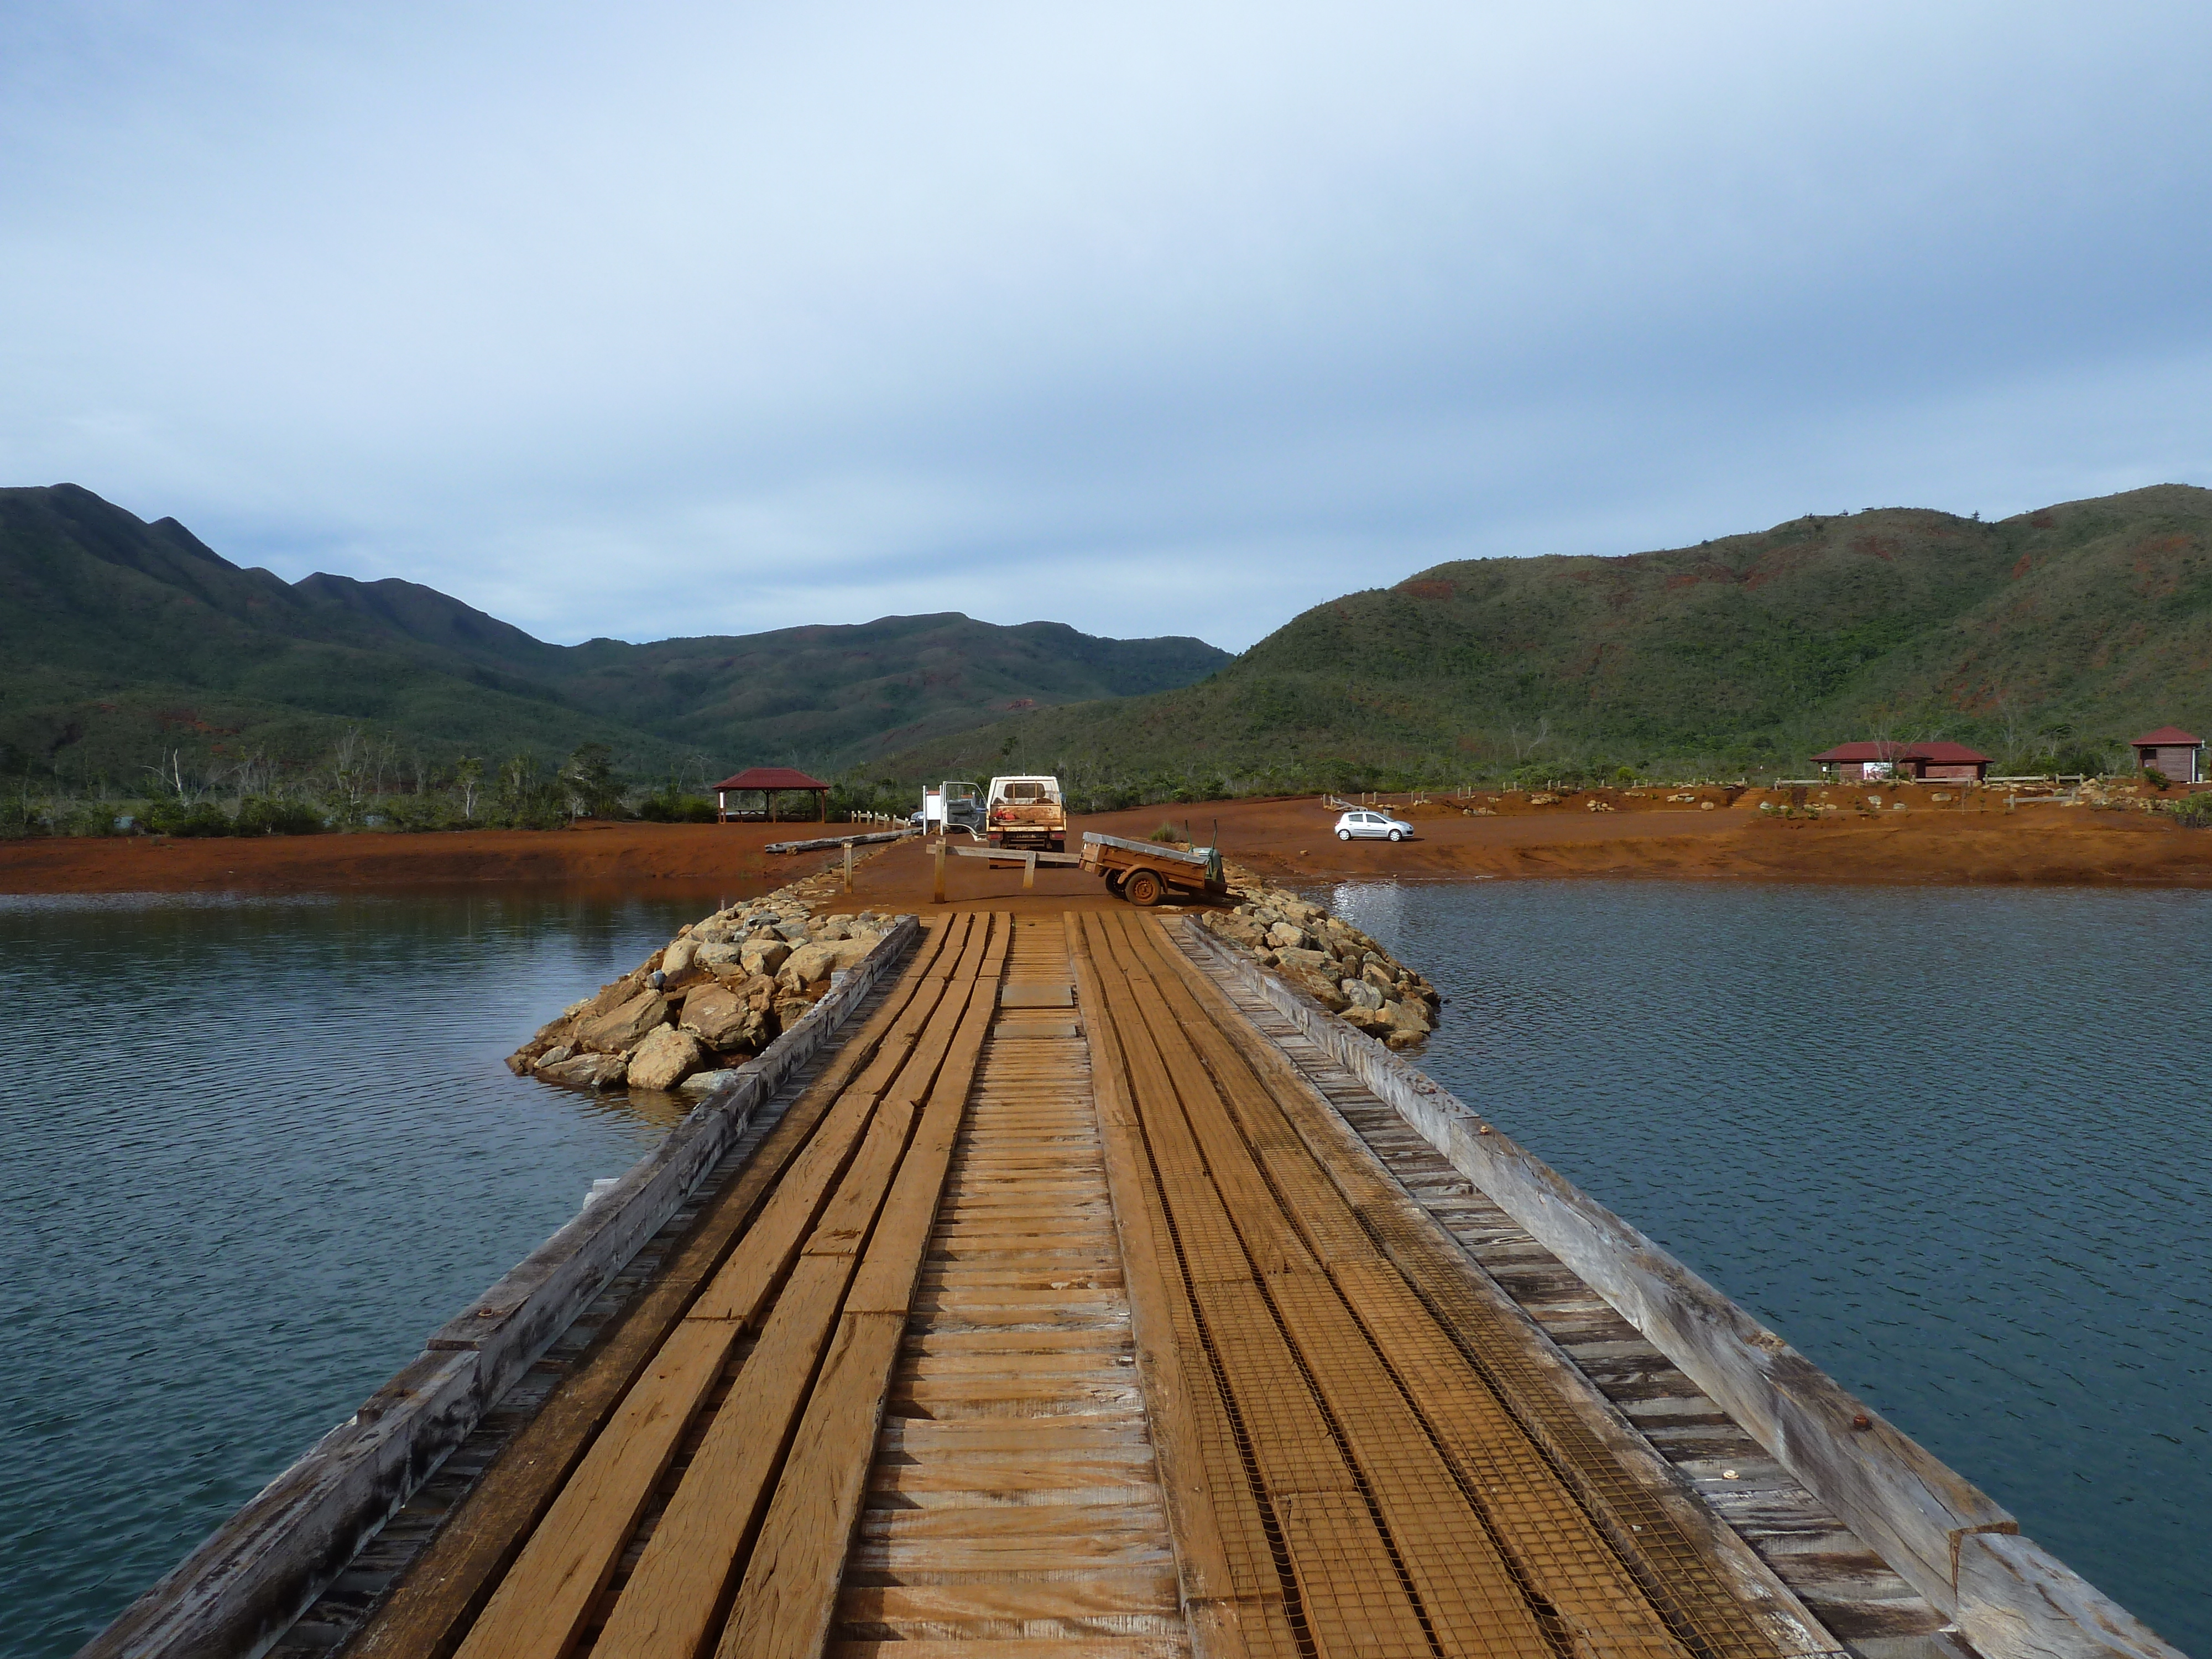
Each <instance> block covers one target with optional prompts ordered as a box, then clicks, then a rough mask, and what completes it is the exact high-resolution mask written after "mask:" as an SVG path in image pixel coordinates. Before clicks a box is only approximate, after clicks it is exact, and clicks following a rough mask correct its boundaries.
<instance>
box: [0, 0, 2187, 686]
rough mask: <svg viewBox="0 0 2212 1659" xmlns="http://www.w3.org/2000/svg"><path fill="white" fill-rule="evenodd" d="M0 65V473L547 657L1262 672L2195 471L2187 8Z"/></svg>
mask: <svg viewBox="0 0 2212 1659" xmlns="http://www.w3.org/2000/svg"><path fill="white" fill-rule="evenodd" d="M9 32H10V37H11V40H20V42H21V50H18V51H15V52H11V55H10V57H9V59H8V61H7V63H6V64H4V65H0V154H3V155H6V156H7V157H8V158H9V159H8V160H7V161H5V162H4V163H0V366H4V370H5V374H6V376H7V384H8V386H9V392H10V395H9V398H6V399H5V400H4V401H0V476H4V477H6V478H7V479H8V480H9V482H21V483H33V482H51V481H53V480H57V479H60V478H64V477H65V478H69V479H70V480H72V481H74V482H76V483H82V484H85V485H87V486H88V487H89V488H92V489H97V490H99V491H100V493H102V494H104V495H108V496H110V497H111V498H112V499H115V500H118V501H122V502H123V503H124V504H125V505H126V506H129V507H132V508H133V509H134V510H136V511H138V512H140V513H143V514H145V515H147V516H149V517H152V516H159V515H161V514H163V513H175V514H177V515H178V516H179V517H180V518H183V519H184V520H185V521H186V522H187V523H188V524H190V525H191V526H192V527H193V528H194V529H195V530H197V532H199V533H200V534H201V535H203V536H204V538H207V539H208V540H209V541H210V543H211V544H214V545H216V547H217V548H219V549H220V550H222V551H224V552H226V553H227V554H228V555H230V556H233V557H238V558H240V559H242V560H246V561H250V562H264V563H267V564H269V565H270V567H271V568H275V569H276V570H278V571H279V572H280V573H282V574H286V575H288V576H298V575H301V574H305V573H306V572H307V570H309V569H311V568H342V569H344V570H346V571H348V572H349V573H351V574H362V575H379V574H399V575H404V576H408V577H410V578H411V579H414V580H422V581H426V582H429V583H431V584H433V585H435V586H440V587H442V588H445V589H446V590H447V591H449V592H454V593H457V594H459V595H460V596H461V597H463V598H465V599H470V600H471V602H473V603H476V604H479V605H483V606H485V608H487V609H489V610H492V611H495V612H497V613H498V614H501V615H503V616H506V617H510V618H511V619H513V620H514V621H516V622H519V623H522V624H523V625H524V626H526V627H528V628H531V629H532V630H533V631H536V632H538V633H540V634H542V635H545V636H547V637H550V638H556V639H564V640H573V639H580V638H583V637H587V636H589V635H593V634H600V633H616V634H620V635H625V636H628V637H635V638H647V637H657V636H659V635H666V634H671V633H688V632H702V631H710V630H722V629H755V628H765V627H774V626H782V625H787V624H790V623H801V622H811V621H853V620H860V619H864V618H866V617H872V616H876V615H881V614H885V613H887V612H891V611H914V610H952V609H957V610H964V611H969V612H970V613H971V614H975V615H979V616H983V617H989V618H992V619H994V620H998V621H1020V620H1025V619H1028V618H1030V617H1054V618H1056V619H1059V620H1064V621H1067V622H1071V623H1075V624H1076V625H1077V626H1079V627H1083V628H1085V629H1091V630H1092V631H1096V632H1108V633H1118V634H1136V633H1158V632H1196V633H1200V634H1202V635H1205V636H1206V637H1207V638H1210V639H1212V640H1214V641H1216V642H1218V643H1222V644H1225V645H1229V646H1231V647H1241V646H1243V645H1244V644H1248V643H1249V642H1250V641H1251V640H1253V639H1255V638H1256V637H1257V636H1258V635H1261V634H1262V633H1264V632H1266V631H1267V629H1270V628H1272V627H1273V626H1275V625H1276V624H1278V623H1280V622H1281V621H1283V620H1284V619H1285V618H1286V617H1288V616H1290V615H1291V614H1292V613H1293V612H1295V611H1297V609H1299V608H1301V607H1303V606H1304V605H1309V604H1312V603H1316V602H1317V601H1319V600H1321V599H1325V598H1328V597H1329V596H1331V595H1333V594H1334V593H1336V592H1341V591H1343V590H1344V589H1346V588H1347V587H1352V586H1368V585H1374V584H1378V583H1383V582H1388V581H1392V580H1398V579H1399V578H1401V577H1402V576H1403V575H1405V574H1408V573H1409V572H1410V571H1412V570H1413V569H1416V568H1420V567H1422V566H1424V565H1426V564H1429V563H1433V562H1437V561H1438V560H1440V559H1443V558H1448V557H1458V556H1476V555H1486V554H1502V553H1532V552H1544V551H1553V550H1572V551H1607V552H1611V551H1628V550H1634V549H1636V548H1639V547H1645V546H1652V545H1661V544H1667V543H1669V542H1679V541H1683V540H1697V539H1699V538H1703V537H1705V536H1708V535H1717V534H1723V533H1727V532H1733V531H1735V530H1740V529H1744V528H1748V527H1753V526H1758V525H1759V524H1762V523H1765V522H1771V521H1772V520H1775V519H1778V518H1781V517H1787V516H1790V515H1793V514H1795V513H1798V512H1802V511H1805V510H1808V508H1811V507H1815V506H1818V507H1822V508H1824V509H1833V508H1837V507H1843V506H1846V505H1852V506H1863V505H1868V504H1870V503H1872V502H1875V501H1885V502H1887V501H1913V502H1915V503H1917V504H1925V505H1930V506H1939V507H1954V508H1957V509H1959V510H1969V509H1972V508H1980V509H1982V510H1984V511H1985V512H1990V511H1996V510H2000V509H2001V508H2007V507H2026V506H2030V505H2035V504H2038V503H2039V502H2040V501H2045V500H2050V499H2060V498H2064V497H2069V496H2077V495H2087V494H2093V493H2097V492H2098V491H2100V490H2102V489H2110V488H2115V487H2124V486H2128V485H2132V484H2136V483H2152V482H2158V481H2160V480H2164V479H2169V478H2174V477H2183V478H2186V479H2188V480H2190V481H2195V482H2208V481H2212V436H2208V435H2212V419H2208V416H2212V397H2209V396H2208V393H2207V392H2206V391H2205V389H2204V388H2205V387H2206V386H2207V385H2208V382H2207V381H2206V380H2205V379H2204V377H2203V374H2202V368H2203V364H2204V362H2205V360H2206V358H2207V356H2208V353H2212V319H2208V315H2207V313H2206V312H2205V310H2204V308H2203V305H2202V302H2201V288H2202V276H2201V273H2202V271H2203V269H2204V268H2205V264H2206V254H2207V252H2208V249H2207V246H2206V236H2207V233H2206V229H2205V226H2206V223H2207V216H2206V214H2205V211H2204V210H2205V207H2206V204H2207V196H2208V191H2207V185H2208V181H2212V143H2207V142H2206V139H2207V136H2208V135H2207V134H2206V132H2205V131H2204V128H2205V125H2206V120H2207V118H2206V114H2205V112H2204V100H2203V99H2202V98H2201V96H2200V95H2199V93H2198V88H2201V86H2202V85H2203V84H2204V82H2205V78H2206V74H2207V71H2208V70H2212V16H2208V15H2206V14H2204V13H2203V10H2202V9H2201V8H2191V7H2185V6H2182V5H2165V4H2138V5H2132V6H2130V5H2120V6H2116V7H2110V8H2105V9H2100V11H2099V12H2098V14H2097V15H2096V17H2095V19H2094V21H2089V20H2088V18H2087V15H2085V14H2083V13H2081V11H2080V10H2079V9H2077V8H2071V7H2060V6H2057V5H2036V4H2007V5H1999V4H1957V5H1949V6H1942V5H1939V6H1933V7H1931V6H1929V5H1926V4H1924V3H1923V4H1918V5H1905V4H1901V3H1900V4H1888V5H1884V4H1872V5H1854V6H1851V7H1848V8H1846V7H1842V6H1833V7H1820V6H1811V7H1799V8H1788V9H1784V8H1774V7H1771V6H1755V5H1750V4H1737V3H1729V4H1721V3H1705V4H1695V3H1692V4H1689V5H1686V6H1681V7H1674V8H1664V9H1652V8H1648V7H1631V6H1628V5H1625V4H1623V5H1612V4H1596V3H1583V4H1566V5H1562V6H1556V7H1547V8H1541V9H1534V8H1506V7H1468V6H1463V5H1462V6H1451V7H1446V6H1437V7H1423V6H1418V5H1407V6H1403V7H1399V8H1394V9H1388V10H1385V11H1383V12H1379V13H1378V12H1377V11H1376V10H1375V9H1372V8H1361V9H1353V8H1349V7H1337V8H1322V7H1311V6H1307V7H1300V6H1295V5H1292V6H1282V5H1273V6H1268V7H1265V8H1262V7H1257V6H1249V7H1231V6H1223V7H1215V8H1207V9H1189V8H1181V9H1171V8H1167V7H1149V8H1148V7H1142V6H1131V7H1123V8H1116V9H1111V10H1099V11H1094V12H1084V13H1078V12H1073V11H1069V10H1066V9H1040V8H1033V7H1018V6H976V5H951V6H943V7H933V8H928V9H921V8H893V7H849V6H848V7H838V6H824V7H818V8H809V9H805V11H804V12H803V13H789V14H786V13H779V12H775V11H771V10H769V9H759V8H730V7H707V6H703V5H675V4H661V5H654V4H644V5H640V6H634V7H629V8H624V9H621V10H620V11H619V12H618V13H617V12H615V11H611V10H608V9H595V8H586V7H581V6H562V5H557V4H556V5H540V6H534V7H531V8H527V9H526V8H523V7H520V6H494V7H484V8H472V9H461V10H456V9H451V8H439V9H432V8H430V7H428V6H420V5H410V4H406V3H395V4H393V5H391V6H388V7H382V8H371V9H341V8H338V7H336V6H323V7H305V6H298V5H286V6H277V5H273V4H258V3H243V0H234V3H230V4H222V3H219V0H218V3H210V4H207V5H204V6H196V7H193V8H189V9H181V8H173V7H172V8H161V7H155V6H152V5H150V4H147V5H141V4H118V3H107V4H100V3H93V4H88V5H85V6H82V7H73V8H70V9H65V10H62V9H52V10H41V11H39V12H37V13H35V14H32V13H30V12H28V11H27V10H26V12H25V15H22V16H21V17H20V18H16V17H11V18H10V21H9Z"/></svg>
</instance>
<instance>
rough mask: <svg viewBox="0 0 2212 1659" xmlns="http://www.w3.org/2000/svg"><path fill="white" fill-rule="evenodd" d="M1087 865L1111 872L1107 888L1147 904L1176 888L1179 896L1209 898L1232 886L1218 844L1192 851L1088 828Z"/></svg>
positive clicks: (1100, 872) (1093, 869)
mask: <svg viewBox="0 0 2212 1659" xmlns="http://www.w3.org/2000/svg"><path fill="white" fill-rule="evenodd" d="M1083 867H1084V868H1085V869H1086V870H1088V871H1090V872H1091V873H1092V874H1093V875H1099V876H1103V877H1105V878H1106V890H1107V891H1109V892H1110V893H1112V894H1114V895H1115V896H1117V897H1120V898H1125V899H1127V900H1128V902H1130V903H1132V904H1134V905H1139V906H1142V907H1149V906H1152V905H1155V904H1158V902H1160V901H1161V900H1162V899H1164V898H1166V897H1167V896H1170V894H1172V895H1173V896H1176V898H1179V899H1207V898H1219V897H1221V896H1223V895H1224V894H1225V893H1227V892H1228V890H1229V884H1228V883H1227V882H1226V881H1225V880H1224V879H1223V878H1222V874H1221V849H1220V848H1218V847H1195V848H1192V849H1191V850H1190V851H1189V852H1188V853H1186V852H1184V851H1183V850H1182V848H1176V847H1163V846H1161V845H1160V844H1159V843H1158V842H1146V841H1124V840H1122V839H1121V836H1102V835H1100V834H1098V833H1097V831H1096V830H1091V829H1086V830H1085V831H1084V833H1083Z"/></svg>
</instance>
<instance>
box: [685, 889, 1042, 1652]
mask: <svg viewBox="0 0 2212 1659" xmlns="http://www.w3.org/2000/svg"><path fill="white" fill-rule="evenodd" d="M1005 923H1006V918H1004V917H1000V918H997V919H996V925H995V926H994V927H992V928H991V930H990V932H991V933H992V934H993V935H994V941H993V942H991V943H989V944H988V945H987V947H986V948H985V949H983V950H982V951H981V952H980V953H979V955H978V957H977V958H976V960H975V973H976V975H977V977H978V978H979V979H981V981H983V982H982V983H981V984H979V985H977V986H976V987H975V988H974V990H973V991H972V992H971V993H970V994H969V1000H968V1004H967V1007H966V1009H965V1012H963V1015H962V1018H961V1019H960V1023H959V1030H958V1032H957V1036H956V1037H955V1039H954V1041H953V1042H952V1043H951V1045H950V1047H949V1048H948V1051H947V1054H946V1057H945V1064H944V1066H943V1068H942V1070H941V1072H940V1073H939V1074H938V1076H937V1078H936V1079H935V1080H934V1082H933V1085H932V1087H931V1091H930V1096H929V1102H928V1107H927V1116H928V1117H929V1119H930V1120H931V1132H932V1133H933V1136H939V1137H943V1139H942V1145H943V1146H944V1156H943V1157H942V1158H938V1159H935V1160H934V1167H933V1170H930V1171H928V1172H927V1174H926V1175H925V1176H921V1177H917V1181H916V1182H915V1185H914V1186H913V1187H911V1188H909V1189H908V1193H906V1194H902V1195H901V1200H902V1212H901V1223H902V1225H899V1226H897V1227H895V1228H892V1229H890V1230H887V1231H885V1232H884V1235H883V1236H882V1237H880V1239H878V1240H877V1241H872V1243H870V1245H869V1248H868V1251H867V1255H866V1259H865V1260H864V1261H863V1262H862V1265H861V1267H860V1279H859V1280H858V1281H856V1283H855V1285H854V1307H853V1308H852V1309H848V1311H847V1312H846V1313H844V1314H843V1315H842V1316H841V1318H840V1320H839V1323H838V1328H837V1334H836V1337H835V1338H834V1339H833V1340H832V1342H831V1344H830V1347H829V1352H828V1354H827V1355H826V1356H825V1358H823V1364H822V1373H821V1378H820V1380H819V1382H818V1383H817V1384H816V1385H815V1388H814V1391H813V1394H812V1395H811V1398H810V1400H809V1401H808V1402H807V1407H806V1411H805V1415H804V1417H803V1418H802V1419H800V1422H799V1431H798V1433H797V1436H796V1437H795V1438H794V1439H793V1444H792V1449H791V1455H790V1456H789V1457H788V1458H787V1460H786V1462H785V1465H784V1468H783V1472H782V1474H781V1478H780V1479H779V1480H778V1482H777V1485H776V1491H775V1498H774V1499H773V1500H772V1501H771V1503H770V1504H769V1511H768V1514H767V1516H766V1518H765V1519H764V1520H763V1522H762V1524H761V1529H760V1537H759V1541H758V1542H757V1544H756V1545H755V1547H754V1548H753V1552H752V1555H751V1558H750V1560H749V1561H748V1562H747V1563H746V1565H745V1571H744V1578H743V1581H742V1582H741V1583H740V1584H739V1586H738V1593H737V1597H736V1600H735V1601H734V1602H733V1603H732V1607H731V1610H730V1614H729V1619H728V1622H727V1623H726V1626H724V1628H723V1632H722V1637H721V1640H720V1644H719V1645H718V1647H717V1649H716V1651H717V1653H718V1654H719V1655H720V1656H724V1659H735V1656H740V1655H744V1656H762V1659H768V1656H783V1655H790V1656H800V1655H805V1656H808V1659H811V1656H813V1655H816V1654H818V1653H819V1652H820V1651H821V1650H822V1647H823V1643H824V1642H825V1640H826V1639H827V1637H828V1633H829V1621H830V1619H831V1617H832V1615H833V1613H834V1612H835V1609H836V1593H837V1583H838V1579H839V1577H840V1574H841V1572H842V1568H843V1565H844V1559H845V1554H846V1550H847V1547H848V1543H849V1542H850V1541H851V1538H852V1535H853V1527H854V1521H855V1520H856V1519H857V1518H858V1516H859V1512H860V1499H861V1496H862V1494H863V1493H864V1492H865V1491H866V1483H867V1474H868V1467H869V1462H870V1459H871V1455H872V1451H873V1449H874V1446H875V1442H876V1430H877V1426H878V1423H879V1422H880V1421H881V1419H882V1415H883V1407H884V1397H885V1395H886V1394H887V1393H888V1392H889V1389H890V1380H891V1367H892V1365H893V1364H894V1363H895V1362H896V1359H897V1357H898V1351H899V1343H900V1339H901V1337H902V1335H903V1334H904V1332H905V1329H906V1319H907V1316H906V1313H905V1311H904V1304H905V1302H906V1300H907V1298H908V1296H910V1294H911V1291H912V1288H913V1285H914V1282H915V1276H916V1274H917V1273H919V1272H920V1270H921V1256H922V1249H923V1246H924V1244H925V1243H927V1233H926V1231H921V1230H918V1229H916V1228H915V1226H914V1225H912V1221H913V1218H914V1216H915V1214H917V1213H926V1214H930V1215H933V1214H934V1212H935V1207H936V1204H935V1200H936V1197H937V1195H938V1194H939V1190H940V1189H941V1184H942V1182H943V1179H944V1171H945V1164H946V1162H947V1161H949V1158H950V1152H951V1139H950V1137H949V1136H944V1126H945V1123H946V1121H948V1120H949V1121H951V1124H952V1126H953V1127H954V1128H955V1129H956V1130H957V1123H958V1120H959V1115H960V1114H961V1113H962V1112H963V1110H964V1109H965V1107H966V1103H967V1098H968V1093H969V1087H970V1085H971V1084H972V1083H973V1081H974V1077H975V1066H976V1062H977V1061H978V1060H979V1059H980V1058H981V1054H982V1048H983V1042H984V1040H985V1038H986V1037H987V1035H988V1033H989V1029H990V1020H991V1015H992V1012H993V1010H994V1006H995V1004H996V1000H997V997H996V992H997V980H998V975H999V970H1000V969H1001V968H1002V967H1003V965H1004V963H1005V959H1006V932H1007V930H1006V925H1005ZM978 943H979V941H978V940H977V939H975V938H974V937H973V936H972V935H971V938H970V940H969V951H975V950H976V947H977V945H978ZM968 961H969V958H968V957H967V955H966V954H965V953H963V964H962V965H963V969H966V968H967V965H968ZM934 1144H937V1143H936V1142H934V1141H933V1145H934ZM929 1175H933V1176H934V1181H933V1182H931V1181H930V1180H929V1179H928V1176H929ZM894 1303H895V1304H897V1306H896V1309H894V1310H886V1311H864V1310H860V1304H873V1305H876V1306H883V1305H885V1304H894Z"/></svg>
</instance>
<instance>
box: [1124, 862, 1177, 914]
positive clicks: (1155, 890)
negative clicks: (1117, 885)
mask: <svg viewBox="0 0 2212 1659" xmlns="http://www.w3.org/2000/svg"><path fill="white" fill-rule="evenodd" d="M1165 890H1166V884H1164V882H1162V881H1161V880H1160V878H1158V876H1156V875H1154V874H1153V873H1152V872H1151V871H1149V870H1132V871H1131V872H1129V875H1128V878H1127V880H1125V881H1124V882H1122V884H1121V896H1122V897H1123V898H1125V899H1127V900H1128V901H1129V902H1130V903H1132V904H1133V905H1135V906H1136V907H1137V908H1139V909H1140V910H1148V909H1150V908H1152V906H1153V905H1155V904H1158V902H1160V895H1161V894H1162V893H1163V892H1164V891H1165Z"/></svg>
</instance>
